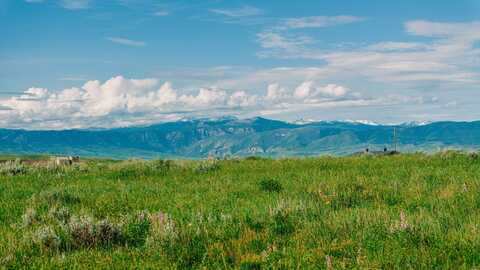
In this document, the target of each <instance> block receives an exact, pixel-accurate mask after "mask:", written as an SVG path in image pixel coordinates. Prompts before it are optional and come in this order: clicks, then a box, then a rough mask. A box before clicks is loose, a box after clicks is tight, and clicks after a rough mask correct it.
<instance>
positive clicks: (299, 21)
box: [281, 15, 365, 29]
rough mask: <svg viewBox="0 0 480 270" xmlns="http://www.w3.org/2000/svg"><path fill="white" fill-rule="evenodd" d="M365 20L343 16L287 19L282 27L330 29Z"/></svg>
mask: <svg viewBox="0 0 480 270" xmlns="http://www.w3.org/2000/svg"><path fill="white" fill-rule="evenodd" d="M364 20H365V18H361V17H356V16H350V15H341V16H330V17H329V16H312V17H301V18H289V19H286V20H285V21H284V23H283V25H282V26H281V27H284V28H290V29H297V28H318V27H330V26H335V25H342V24H349V23H355V22H361V21H364Z"/></svg>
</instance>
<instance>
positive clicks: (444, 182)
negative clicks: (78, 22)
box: [0, 152, 480, 269]
mask: <svg viewBox="0 0 480 270" xmlns="http://www.w3.org/2000/svg"><path fill="white" fill-rule="evenodd" d="M479 180H480V159H479V158H478V155H476V154H466V153H460V152H444V153H439V154H435V155H425V154H407V155H398V156H385V157H344V158H333V157H319V158H288V159H264V158H262V159H253V158H251V159H244V160H209V161H142V160H129V161H121V162H114V161H109V160H92V161H89V162H86V163H83V164H80V165H78V166H73V167H67V168H61V169H58V168H56V169H55V168H47V167H41V166H36V167H25V170H24V171H23V172H22V173H13V174H12V173H4V174H0V194H1V196H0V267H5V268H45V269H57V268H82V269H83V268H87V269H89V268H161V269H165V268H167V269H175V268H177V269H178V268H180V269H192V268H207V269H224V268H227V269H230V268H235V269H264V268H267V269H269V268H272V269H292V268H300V269H312V268H323V269H334V268H335V269H342V268H344V269H351V268H362V269H371V268H387V269H391V268H415V269H417V268H428V269H431V268H434V269H436V268H441V269H451V268H469V269H471V268H477V267H479V266H480V234H479V230H480V223H479V220H480V214H479V213H480V212H479V210H480V196H479V195H478V194H480V193H479V192H480V181H479Z"/></svg>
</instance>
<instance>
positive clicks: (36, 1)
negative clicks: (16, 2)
mask: <svg viewBox="0 0 480 270" xmlns="http://www.w3.org/2000/svg"><path fill="white" fill-rule="evenodd" d="M43 1H44V0H25V2H27V3H43Z"/></svg>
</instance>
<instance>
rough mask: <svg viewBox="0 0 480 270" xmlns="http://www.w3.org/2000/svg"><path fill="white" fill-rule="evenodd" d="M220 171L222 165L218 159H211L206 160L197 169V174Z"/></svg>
mask: <svg viewBox="0 0 480 270" xmlns="http://www.w3.org/2000/svg"><path fill="white" fill-rule="evenodd" d="M219 169H220V164H219V162H218V160H217V159H214V158H211V159H207V160H204V161H202V162H200V163H199V164H198V166H197V167H196V168H195V172H197V173H209V172H214V171H217V170H219Z"/></svg>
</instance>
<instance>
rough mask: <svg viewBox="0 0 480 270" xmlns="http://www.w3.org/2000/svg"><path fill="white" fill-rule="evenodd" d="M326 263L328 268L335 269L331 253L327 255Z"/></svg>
mask: <svg viewBox="0 0 480 270" xmlns="http://www.w3.org/2000/svg"><path fill="white" fill-rule="evenodd" d="M325 264H326V265H327V269H329V270H330V269H333V262H332V257H331V256H330V255H326V256H325Z"/></svg>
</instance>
